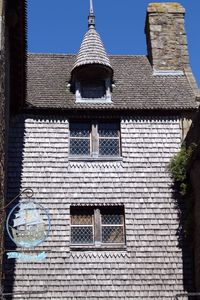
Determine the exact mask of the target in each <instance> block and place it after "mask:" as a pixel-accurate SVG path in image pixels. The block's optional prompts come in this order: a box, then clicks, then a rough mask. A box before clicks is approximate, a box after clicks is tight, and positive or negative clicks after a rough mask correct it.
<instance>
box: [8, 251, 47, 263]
mask: <svg viewBox="0 0 200 300" xmlns="http://www.w3.org/2000/svg"><path fill="white" fill-rule="evenodd" d="M7 257H8V259H11V258H15V259H17V260H19V261H26V262H34V261H42V260H44V259H45V258H46V253H45V252H41V253H39V254H26V253H19V252H8V253H7Z"/></svg>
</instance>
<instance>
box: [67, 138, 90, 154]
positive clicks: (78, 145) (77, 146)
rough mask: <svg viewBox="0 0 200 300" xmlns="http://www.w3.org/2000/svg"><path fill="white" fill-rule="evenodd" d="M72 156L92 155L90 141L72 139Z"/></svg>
mask: <svg viewBox="0 0 200 300" xmlns="http://www.w3.org/2000/svg"><path fill="white" fill-rule="evenodd" d="M70 154H71V155H90V140H89V139H74V138H73V139H71V140H70Z"/></svg>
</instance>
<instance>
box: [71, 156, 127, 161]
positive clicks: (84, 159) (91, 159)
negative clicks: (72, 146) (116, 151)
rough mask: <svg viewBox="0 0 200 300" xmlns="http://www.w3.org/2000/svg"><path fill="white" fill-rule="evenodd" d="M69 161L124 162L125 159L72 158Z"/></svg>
mask: <svg viewBox="0 0 200 300" xmlns="http://www.w3.org/2000/svg"><path fill="white" fill-rule="evenodd" d="M69 161H123V157H121V156H118V157H112V156H109V157H86V156H85V157H84V156H80V157H79V156H77V157H74V156H70V157H69Z"/></svg>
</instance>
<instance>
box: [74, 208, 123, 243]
mask: <svg viewBox="0 0 200 300" xmlns="http://www.w3.org/2000/svg"><path fill="white" fill-rule="evenodd" d="M70 214H71V245H74V246H89V245H91V246H92V245H93V246H95V247H101V246H109V245H110V246H113V245H116V246H120V245H124V244H125V226H124V207H123V206H106V207H84V206H83V207H82V206H81V207H71V208H70Z"/></svg>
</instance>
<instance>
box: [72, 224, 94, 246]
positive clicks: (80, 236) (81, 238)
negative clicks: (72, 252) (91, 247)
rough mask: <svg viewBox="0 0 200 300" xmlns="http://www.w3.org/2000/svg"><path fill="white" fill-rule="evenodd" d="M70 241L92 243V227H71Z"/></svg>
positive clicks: (73, 242)
mask: <svg viewBox="0 0 200 300" xmlns="http://www.w3.org/2000/svg"><path fill="white" fill-rule="evenodd" d="M71 243H72V244H92V243H93V227H85V226H84V227H83V226H80V227H78V226H77V227H71Z"/></svg>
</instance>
